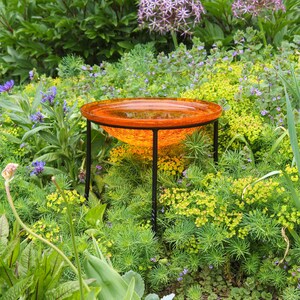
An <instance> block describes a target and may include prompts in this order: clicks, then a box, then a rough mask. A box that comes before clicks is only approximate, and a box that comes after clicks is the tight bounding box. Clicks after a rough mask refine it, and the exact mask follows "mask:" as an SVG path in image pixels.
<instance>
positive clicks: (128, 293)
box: [123, 277, 135, 300]
mask: <svg viewBox="0 0 300 300" xmlns="http://www.w3.org/2000/svg"><path fill="white" fill-rule="evenodd" d="M134 285H135V279H134V277H132V278H131V280H130V283H129V285H128V289H127V291H126V294H125V297H124V299H123V300H132V299H133V293H134Z"/></svg>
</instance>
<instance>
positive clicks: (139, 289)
mask: <svg viewBox="0 0 300 300" xmlns="http://www.w3.org/2000/svg"><path fill="white" fill-rule="evenodd" d="M122 277H123V279H124V280H125V282H127V284H128V285H129V284H130V283H131V281H132V278H134V279H135V280H134V283H135V284H134V290H135V292H136V293H137V294H138V295H139V296H140V297H142V296H143V295H144V292H145V284H144V280H143V278H142V276H141V275H140V274H139V273H136V272H134V271H128V272H126V273H125V274H124V275H123V276H122Z"/></svg>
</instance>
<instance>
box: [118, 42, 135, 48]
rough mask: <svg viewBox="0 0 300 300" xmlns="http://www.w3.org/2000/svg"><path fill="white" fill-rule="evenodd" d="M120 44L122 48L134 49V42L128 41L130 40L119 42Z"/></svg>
mask: <svg viewBox="0 0 300 300" xmlns="http://www.w3.org/2000/svg"><path fill="white" fill-rule="evenodd" d="M118 45H119V46H120V47H122V48H125V49H132V48H133V44H132V43H130V42H128V41H122V42H118Z"/></svg>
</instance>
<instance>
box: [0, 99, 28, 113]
mask: <svg viewBox="0 0 300 300" xmlns="http://www.w3.org/2000/svg"><path fill="white" fill-rule="evenodd" d="M0 107H2V108H4V109H7V110H8V111H14V112H20V113H23V110H22V109H21V107H20V106H19V105H17V104H15V103H14V102H13V101H8V100H1V101H0Z"/></svg>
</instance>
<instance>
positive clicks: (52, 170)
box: [43, 166, 64, 175]
mask: <svg viewBox="0 0 300 300" xmlns="http://www.w3.org/2000/svg"><path fill="white" fill-rule="evenodd" d="M63 173H64V172H63V171H62V170H60V169H56V168H51V167H46V166H45V167H44V171H43V174H44V175H58V174H63Z"/></svg>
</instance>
